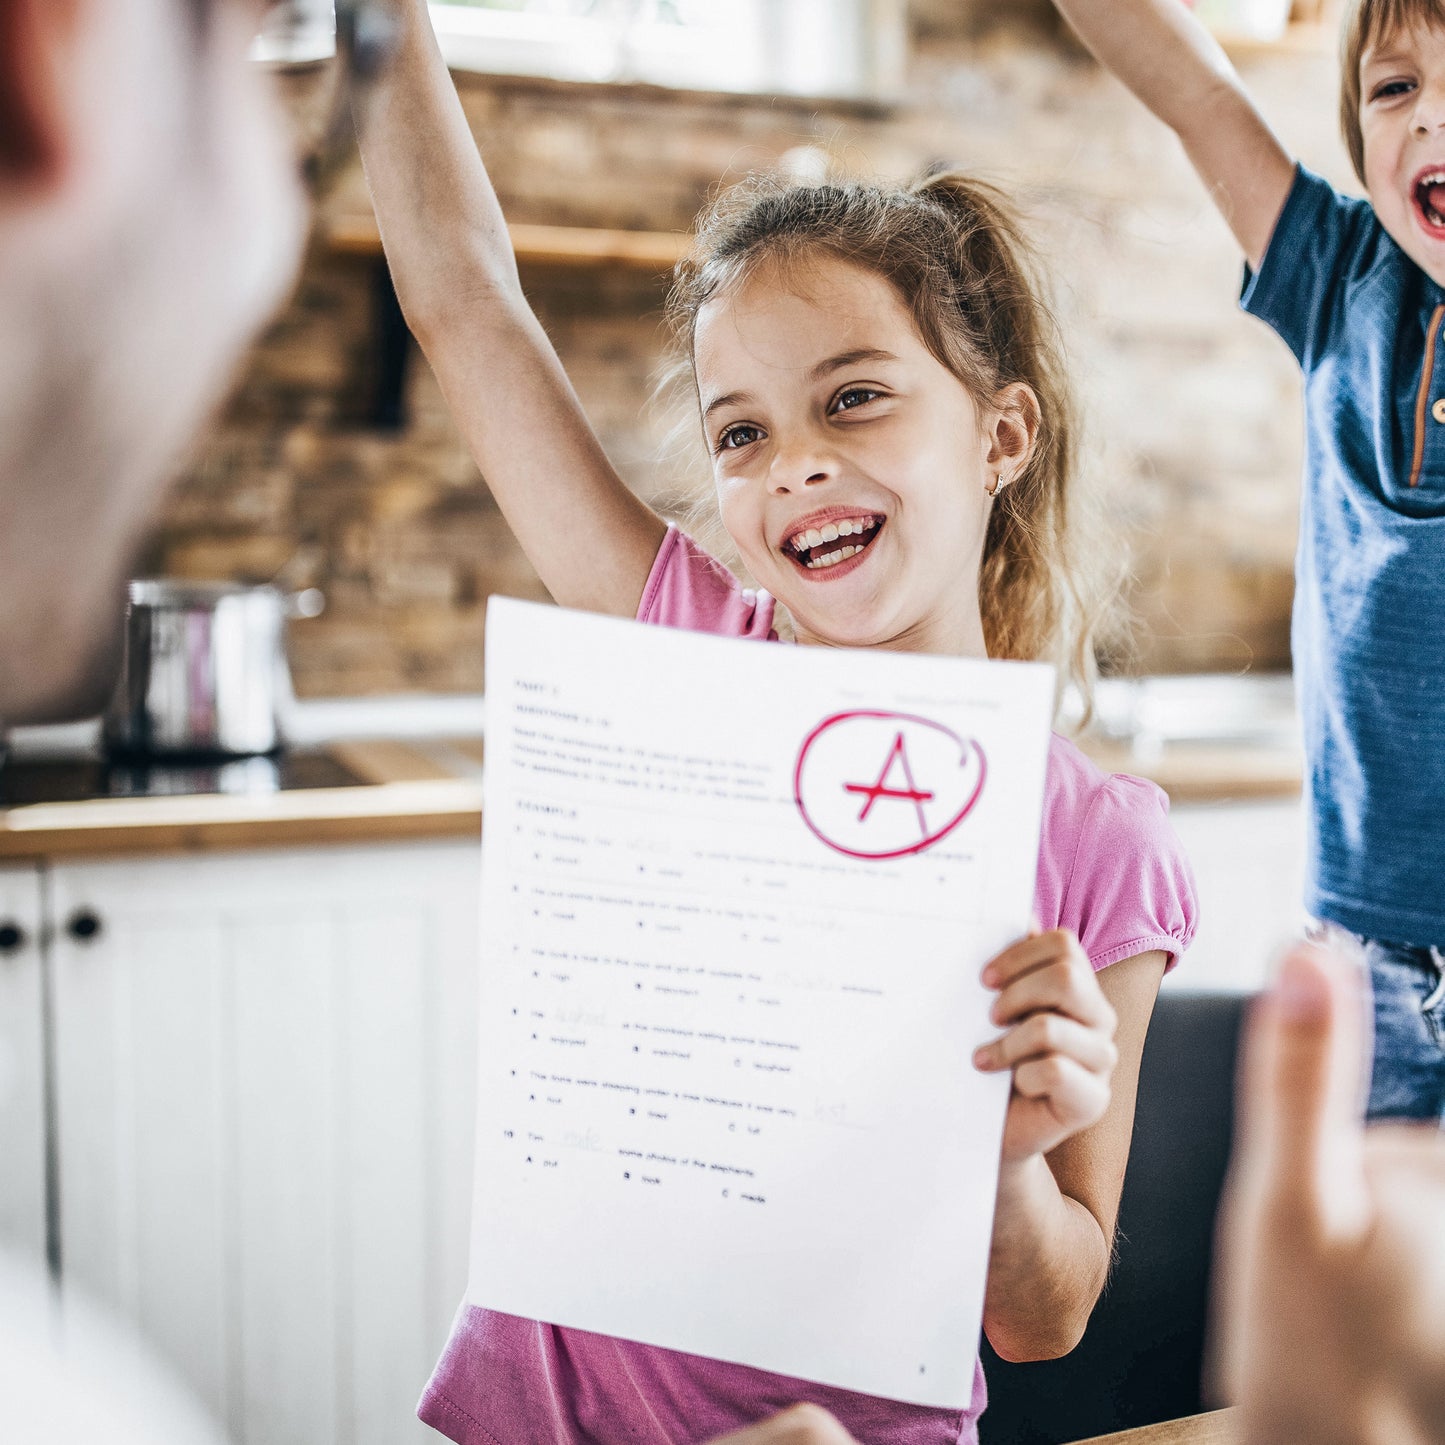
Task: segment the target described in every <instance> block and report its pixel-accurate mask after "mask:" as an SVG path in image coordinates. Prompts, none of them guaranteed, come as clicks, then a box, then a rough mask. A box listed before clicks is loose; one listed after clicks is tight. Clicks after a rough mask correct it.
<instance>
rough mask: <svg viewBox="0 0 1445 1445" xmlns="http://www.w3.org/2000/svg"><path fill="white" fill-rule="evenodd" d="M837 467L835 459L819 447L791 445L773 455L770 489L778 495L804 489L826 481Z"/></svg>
mask: <svg viewBox="0 0 1445 1445" xmlns="http://www.w3.org/2000/svg"><path fill="white" fill-rule="evenodd" d="M836 469H837V468H836V464H835V463H834V461H833V459H832V458H831V457H830V456H828V455H827V454H826V453H825V452H824V451H822V450H821V449H819V448H817V447H812V446H797V447H789V448H788V449H786V450H783V451H779V452H777V453H775V455H774V457H773V464H772V466H771V467H770V468H769V469H768V490H769V491H770V492H773V493H775V494H778V495H786V494H787V493H789V492H795V491H802V490H803V489H804V488H805V487H812V486H816V485H817V484H818V483H819V482H826V481H827V480H828V479H829V478H830V477H831V476H833V475H834V473H835V472H836Z"/></svg>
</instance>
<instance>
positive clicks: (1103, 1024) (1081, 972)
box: [989, 943, 1118, 1037]
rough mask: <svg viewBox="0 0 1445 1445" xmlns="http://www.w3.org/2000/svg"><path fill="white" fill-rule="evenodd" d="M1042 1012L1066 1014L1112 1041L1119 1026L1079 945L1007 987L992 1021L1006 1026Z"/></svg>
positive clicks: (995, 1005) (995, 1007)
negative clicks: (1108, 1036) (1105, 1035)
mask: <svg viewBox="0 0 1445 1445" xmlns="http://www.w3.org/2000/svg"><path fill="white" fill-rule="evenodd" d="M1041 1011H1049V1012H1053V1013H1061V1014H1067V1015H1068V1016H1069V1017H1070V1018H1072V1019H1076V1020H1077V1021H1078V1022H1079V1023H1081V1024H1086V1025H1087V1026H1089V1027H1090V1028H1097V1029H1100V1030H1101V1031H1103V1032H1104V1033H1106V1034H1108V1035H1110V1036H1111V1037H1112V1036H1113V1033H1114V1029H1115V1026H1116V1024H1117V1022H1118V1020H1117V1018H1116V1016H1115V1014H1114V1010H1113V1009H1112V1008H1111V1007H1110V1006H1109V1000H1108V999H1106V998H1105V997H1104V991H1103V989H1101V988H1100V987H1099V981H1098V979H1096V978H1095V977H1094V970H1093V968H1092V967H1091V966H1090V963H1089V960H1088V959H1087V958H1086V957H1085V956H1084V951H1083V949H1081V948H1080V947H1079V946H1078V944H1077V943H1074V944H1073V946H1072V947H1071V948H1068V949H1065V950H1063V951H1062V952H1061V953H1058V954H1056V955H1055V957H1054V958H1053V959H1052V960H1050V961H1049V962H1048V963H1045V964H1043V965H1041V966H1039V967H1036V968H1033V969H1031V970H1029V971H1028V972H1026V973H1023V974H1020V975H1018V976H1017V977H1015V978H1014V979H1013V980H1012V981H1011V982H1009V983H1007V984H1005V985H1004V987H1003V989H1002V991H1001V992H1000V993H999V996H998V997H997V998H996V999H995V1000H994V1003H993V1007H992V1009H990V1010H989V1017H990V1018H991V1019H992V1020H993V1021H994V1023H996V1024H1001V1025H1006V1024H1011V1023H1016V1022H1017V1021H1018V1020H1019V1019H1022V1018H1026V1017H1027V1016H1028V1015H1029V1014H1033V1013H1039V1012H1041Z"/></svg>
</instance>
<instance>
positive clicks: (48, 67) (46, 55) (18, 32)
mask: <svg viewBox="0 0 1445 1445" xmlns="http://www.w3.org/2000/svg"><path fill="white" fill-rule="evenodd" d="M84 8H85V7H84V4H83V3H82V0H0V197H3V195H4V194H5V192H7V191H9V192H15V191H24V192H28V193H31V194H33V193H35V192H36V191H45V190H49V189H51V188H52V187H54V186H55V185H56V184H57V183H58V182H59V181H60V179H61V178H62V177H63V176H64V174H65V170H66V167H67V164H68V161H69V158H70V152H71V145H72V139H73V136H72V129H73V127H74V125H75V124H77V121H76V119H75V117H76V116H77V114H78V113H79V112H80V106H79V101H80V100H81V97H80V96H77V95H76V94H75V93H74V88H75V86H76V85H77V84H78V83H79V80H78V77H79V71H80V67H79V66H78V65H77V64H76V53H77V50H78V49H79V44H80V38H81V36H80V32H81V28H82V21H83V18H84V17H83V15H82V13H81V12H82V11H83V10H84Z"/></svg>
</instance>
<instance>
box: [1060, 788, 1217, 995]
mask: <svg viewBox="0 0 1445 1445" xmlns="http://www.w3.org/2000/svg"><path fill="white" fill-rule="evenodd" d="M1058 912H1059V917H1058V923H1057V925H1056V926H1058V927H1061V928H1071V929H1073V931H1074V932H1075V933H1076V934H1077V935H1078V938H1079V942H1080V943H1081V944H1082V945H1083V948H1084V952H1085V953H1087V954H1088V956H1089V961H1090V962H1091V963H1092V964H1093V965H1094V967H1095V968H1096V969H1100V968H1107V967H1108V966H1109V964H1111V963H1118V962H1119V961H1120V959H1124V958H1132V957H1133V956H1134V955H1135V954H1138V953H1151V952H1153V951H1155V950H1156V949H1157V950H1159V951H1160V952H1162V953H1166V954H1168V955H1169V961H1168V965H1167V966H1168V967H1169V968H1171V969H1172V968H1173V967H1174V965H1175V964H1176V963H1178V961H1179V957H1180V955H1181V954H1183V952H1184V951H1185V950H1186V949H1187V948H1188V947H1189V945H1190V943H1191V942H1192V940H1193V938H1194V929H1195V925H1196V922H1197V917H1198V903H1197V898H1196V892H1195V886H1194V871H1193V869H1191V868H1190V866H1189V860H1188V858H1187V857H1186V856H1185V853H1184V847H1183V844H1181V843H1180V841H1179V838H1178V835H1177V834H1176V833H1175V832H1174V829H1173V827H1172V825H1171V824H1170V822H1169V799H1168V798H1167V797H1166V796H1165V794H1164V793H1163V791H1162V790H1161V789H1159V788H1158V787H1156V786H1155V785H1154V784H1153V783H1150V782H1146V781H1145V780H1144V779H1143V778H1134V777H1130V776H1129V775H1128V774H1125V773H1116V774H1114V775H1113V776H1111V777H1108V778H1105V779H1104V780H1103V782H1102V784H1101V785H1100V787H1099V788H1098V789H1097V790H1096V791H1095V793H1094V795H1093V797H1092V799H1091V800H1090V802H1089V805H1088V808H1087V810H1086V811H1085V812H1084V815H1083V817H1082V818H1081V820H1080V824H1079V828H1078V833H1077V841H1076V844H1075V847H1074V853H1073V861H1072V865H1071V866H1070V867H1069V869H1068V871H1067V873H1066V874H1065V876H1064V879H1063V888H1062V896H1061V897H1060V900H1059V910H1058Z"/></svg>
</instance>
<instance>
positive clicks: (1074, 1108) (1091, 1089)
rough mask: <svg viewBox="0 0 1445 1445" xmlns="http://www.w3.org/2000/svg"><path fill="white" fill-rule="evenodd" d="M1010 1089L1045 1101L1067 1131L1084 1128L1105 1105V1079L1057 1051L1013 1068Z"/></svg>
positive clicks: (1026, 1097) (1107, 1095)
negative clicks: (1012, 1088) (1012, 1080)
mask: <svg viewBox="0 0 1445 1445" xmlns="http://www.w3.org/2000/svg"><path fill="white" fill-rule="evenodd" d="M1014 1091H1015V1092H1016V1093H1018V1094H1022V1095H1023V1097H1024V1098H1025V1099H1032V1100H1035V1101H1040V1102H1042V1101H1044V1100H1047V1102H1048V1109H1049V1113H1051V1114H1052V1115H1053V1116H1054V1118H1055V1119H1057V1120H1058V1121H1059V1123H1061V1124H1066V1125H1069V1126H1070V1128H1071V1131H1077V1130H1079V1129H1086V1128H1088V1126H1089V1125H1090V1124H1093V1123H1096V1122H1097V1121H1098V1120H1099V1119H1102V1118H1103V1117H1104V1111H1105V1110H1106V1109H1107V1108H1108V1107H1109V1097H1110V1093H1109V1081H1108V1080H1107V1079H1105V1078H1102V1077H1100V1075H1098V1074H1091V1073H1090V1072H1089V1071H1088V1070H1087V1069H1086V1068H1084V1067H1083V1065H1082V1064H1078V1063H1076V1062H1075V1061H1074V1060H1073V1059H1066V1058H1063V1057H1062V1056H1061V1055H1059V1054H1050V1055H1049V1056H1048V1057H1047V1058H1043V1059H1028V1060H1026V1061H1025V1062H1024V1063H1022V1064H1020V1065H1019V1066H1018V1068H1016V1069H1015V1070H1014Z"/></svg>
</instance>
